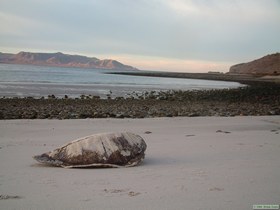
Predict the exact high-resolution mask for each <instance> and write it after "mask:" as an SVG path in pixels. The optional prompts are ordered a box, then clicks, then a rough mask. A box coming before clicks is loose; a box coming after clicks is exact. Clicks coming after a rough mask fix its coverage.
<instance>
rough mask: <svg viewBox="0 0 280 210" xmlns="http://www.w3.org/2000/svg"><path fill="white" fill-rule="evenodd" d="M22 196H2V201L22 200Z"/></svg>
mask: <svg viewBox="0 0 280 210" xmlns="http://www.w3.org/2000/svg"><path fill="white" fill-rule="evenodd" d="M21 198H22V197H21V196H18V195H0V200H9V199H21Z"/></svg>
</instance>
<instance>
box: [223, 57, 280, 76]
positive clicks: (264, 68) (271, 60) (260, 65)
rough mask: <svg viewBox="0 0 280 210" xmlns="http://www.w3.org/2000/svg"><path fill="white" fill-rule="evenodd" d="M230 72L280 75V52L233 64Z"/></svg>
mask: <svg viewBox="0 0 280 210" xmlns="http://www.w3.org/2000/svg"><path fill="white" fill-rule="evenodd" d="M229 73H232V74H254V75H280V53H275V54H271V55H266V56H264V57H262V58H260V59H257V60H254V61H251V62H248V63H240V64H237V65H234V66H231V67H230V69H229Z"/></svg>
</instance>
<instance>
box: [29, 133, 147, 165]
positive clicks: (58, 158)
mask: <svg viewBox="0 0 280 210" xmlns="http://www.w3.org/2000/svg"><path fill="white" fill-rule="evenodd" d="M146 148H147V145H146V143H145V141H144V139H143V138H142V137H140V136H139V135H136V134H133V133H101V134H95V135H91V136H87V137H83V138H79V139H77V140H74V141H72V142H70V143H68V144H65V145H64V146H61V147H60V148H57V149H55V150H53V151H51V152H47V153H44V154H42V155H36V156H34V157H33V158H34V159H35V160H37V161H38V162H40V163H44V164H48V165H53V166H61V167H64V168H84V167H129V166H135V165H138V164H140V163H141V162H142V161H143V160H144V157H145V150H146Z"/></svg>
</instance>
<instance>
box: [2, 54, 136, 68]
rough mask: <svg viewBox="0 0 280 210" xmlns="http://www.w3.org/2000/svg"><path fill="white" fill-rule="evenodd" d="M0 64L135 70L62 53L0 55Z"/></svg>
mask: <svg viewBox="0 0 280 210" xmlns="http://www.w3.org/2000/svg"><path fill="white" fill-rule="evenodd" d="M0 63H8V64H28V65H39V66H58V67H76V68H97V69H112V70H137V69H136V68H134V67H132V66H128V65H125V64H122V63H120V62H118V61H116V60H112V59H105V60H100V59H98V58H94V57H93V58H90V57H86V56H81V55H68V54H63V53H60V52H58V53H31V52H19V53H17V54H8V53H0Z"/></svg>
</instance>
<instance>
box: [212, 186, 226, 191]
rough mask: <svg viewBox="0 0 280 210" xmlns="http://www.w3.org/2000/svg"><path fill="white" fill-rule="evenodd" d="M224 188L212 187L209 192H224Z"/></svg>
mask: <svg viewBox="0 0 280 210" xmlns="http://www.w3.org/2000/svg"><path fill="white" fill-rule="evenodd" d="M224 190H225V189H224V188H219V187H212V188H210V189H209V191H224Z"/></svg>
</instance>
